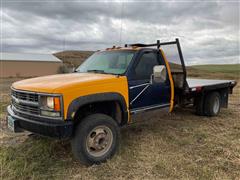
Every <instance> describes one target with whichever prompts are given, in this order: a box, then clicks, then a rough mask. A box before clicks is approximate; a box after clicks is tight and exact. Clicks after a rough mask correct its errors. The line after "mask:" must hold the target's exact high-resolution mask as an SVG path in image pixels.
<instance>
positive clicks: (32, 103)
mask: <svg viewBox="0 0 240 180" xmlns="http://www.w3.org/2000/svg"><path fill="white" fill-rule="evenodd" d="M12 106H13V110H14V111H17V112H20V113H23V114H28V115H39V114H40V109H39V103H38V95H37V94H34V93H26V92H22V91H21V92H19V91H16V90H12Z"/></svg>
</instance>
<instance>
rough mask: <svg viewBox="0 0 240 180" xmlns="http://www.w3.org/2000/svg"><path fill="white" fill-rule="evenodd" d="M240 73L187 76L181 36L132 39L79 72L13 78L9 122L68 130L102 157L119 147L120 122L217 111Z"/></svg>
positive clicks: (76, 145)
mask: <svg viewBox="0 0 240 180" xmlns="http://www.w3.org/2000/svg"><path fill="white" fill-rule="evenodd" d="M235 85H236V81H233V80H206V79H191V78H187V74H186V67H185V64H184V59H183V55H182V51H181V47H180V43H179V40H178V39H176V40H175V41H171V42H160V41H159V40H158V41H157V43H154V44H126V45H125V46H124V47H115V46H113V47H112V48H107V49H106V50H103V51H97V52H96V53H94V54H93V55H92V56H90V57H89V58H88V59H87V60H86V61H85V62H84V63H83V64H82V65H80V66H79V67H78V68H77V69H76V70H75V72H73V73H69V74H57V75H50V76H43V77H36V78H31V79H25V80H21V81H18V82H15V83H13V84H12V86H11V105H9V106H8V107H7V111H8V116H7V120H8V127H9V129H11V130H12V131H14V132H20V131H22V130H27V131H30V132H32V133H36V134H39V135H43V136H48V137H55V138H60V139H62V138H65V139H68V140H70V141H71V147H72V151H73V154H74V156H75V157H76V159H77V160H79V161H80V162H82V163H83V164H86V165H92V164H99V163H102V162H104V161H106V160H107V159H110V158H111V157H112V156H113V155H114V154H115V153H116V151H117V149H118V145H119V141H120V128H121V127H122V126H124V125H127V124H130V123H131V122H132V120H131V116H133V115H134V114H136V113H144V112H145V111H149V110H153V109H160V108H164V109H166V110H168V111H169V112H172V111H173V109H174V107H175V106H185V105H188V106H189V105H192V107H193V108H195V109H196V114H198V115H201V116H216V115H218V114H219V112H220V109H221V108H226V107H227V105H228V95H229V94H231V93H232V90H233V87H234V86H235Z"/></svg>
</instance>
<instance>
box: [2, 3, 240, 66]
mask: <svg viewBox="0 0 240 180" xmlns="http://www.w3.org/2000/svg"><path fill="white" fill-rule="evenodd" d="M0 1H1V13H0V16H1V51H3V52H22V53H44V54H45V53H55V52H58V51H63V50H101V49H105V48H107V47H112V46H113V45H116V46H123V45H124V44H125V43H154V42H156V40H157V39H160V40H161V41H172V40H175V38H179V40H180V43H181V47H182V51H183V55H184V59H185V61H186V64H187V65H195V64H226V63H229V64H233V63H240V28H239V27H240V23H239V18H240V2H239V1H204V0H202V1H186V0H185V1H139V0H138V1H111V2H110V1H74V0H71V1H67V0H66V1H63V0H59V1H51V0H49V1H46V0H42V1H34V0H32V1H30V0H0Z"/></svg>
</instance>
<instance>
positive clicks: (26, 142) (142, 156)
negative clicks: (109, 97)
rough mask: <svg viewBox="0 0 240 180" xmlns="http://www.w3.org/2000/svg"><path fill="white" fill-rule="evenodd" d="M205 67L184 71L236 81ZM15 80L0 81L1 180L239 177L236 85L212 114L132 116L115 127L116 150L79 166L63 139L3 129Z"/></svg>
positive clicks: (239, 123)
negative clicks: (122, 125)
mask: <svg viewBox="0 0 240 180" xmlns="http://www.w3.org/2000/svg"><path fill="white" fill-rule="evenodd" d="M208 67H209V68H208V69H206V66H204V69H202V68H203V66H195V67H190V68H189V69H188V70H189V75H191V76H194V77H205V78H221V79H222V78H225V79H229V78H231V79H236V80H238V82H239V80H240V77H239V74H238V73H235V72H233V73H230V72H229V69H231V68H226V69H225V70H224V68H222V70H221V71H215V68H216V67H212V66H208ZM221 67H222V66H221ZM16 80H18V79H0V84H1V87H0V88H1V89H0V92H1V94H0V118H1V121H0V123H1V127H2V129H1V133H0V161H1V163H0V164H1V167H0V177H1V178H2V179H66V178H67V179H70V178H71V179H240V112H239V109H240V86H239V85H238V86H237V87H236V88H235V89H234V94H232V95H231V96H230V101H229V108H228V109H222V112H221V113H220V115H219V116H218V117H213V118H207V117H200V116H196V115H195V114H194V112H193V111H192V110H191V109H188V108H185V109H181V108H176V109H175V111H174V112H173V113H172V114H168V113H166V112H162V111H159V110H157V111H150V112H148V113H144V114H139V115H136V116H135V117H134V118H133V122H136V123H134V124H132V125H129V126H128V127H125V128H123V129H122V130H121V131H122V141H121V147H120V149H119V152H118V154H117V155H116V156H114V158H113V159H111V160H109V161H108V162H107V163H104V164H102V165H99V166H91V167H85V166H82V165H81V164H79V163H78V162H76V161H75V160H74V158H73V156H72V154H71V148H70V143H69V142H68V141H59V140H53V139H49V138H44V137H39V136H32V135H29V133H21V134H12V133H11V132H9V131H7V130H6V121H5V117H6V111H5V109H6V106H7V104H9V100H10V99H9V86H10V85H11V83H12V82H14V81H16Z"/></svg>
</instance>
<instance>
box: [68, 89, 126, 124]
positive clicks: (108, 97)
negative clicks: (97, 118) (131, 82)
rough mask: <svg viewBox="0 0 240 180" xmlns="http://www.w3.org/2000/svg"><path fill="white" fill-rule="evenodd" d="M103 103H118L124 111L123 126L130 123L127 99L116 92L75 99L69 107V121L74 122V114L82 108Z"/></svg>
mask: <svg viewBox="0 0 240 180" xmlns="http://www.w3.org/2000/svg"><path fill="white" fill-rule="evenodd" d="M103 101H117V102H118V103H119V105H120V107H121V110H122V117H123V119H122V122H123V124H125V123H127V122H128V108H127V104H126V102H125V99H124V97H123V96H122V95H121V94H119V93H115V92H108V93H97V94H91V95H87V96H81V97H78V98H76V99H74V100H73V101H72V102H71V103H70V105H69V106H68V111H67V119H68V120H73V118H72V113H75V112H77V110H78V109H79V108H80V107H82V106H84V105H87V104H90V103H95V102H103Z"/></svg>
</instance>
